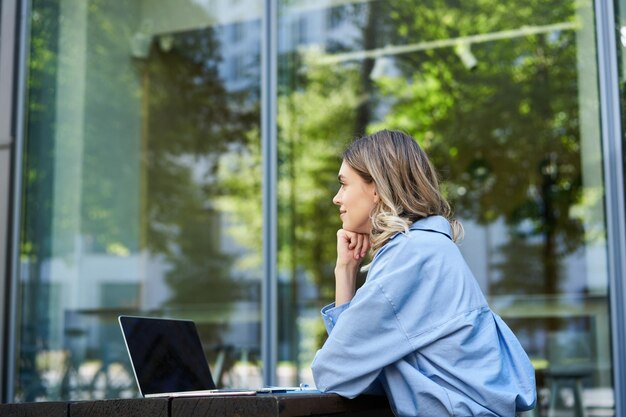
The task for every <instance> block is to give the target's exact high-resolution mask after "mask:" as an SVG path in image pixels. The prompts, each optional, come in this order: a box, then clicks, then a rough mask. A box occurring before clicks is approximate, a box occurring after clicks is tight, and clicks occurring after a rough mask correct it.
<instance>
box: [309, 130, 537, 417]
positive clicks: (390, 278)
mask: <svg viewBox="0 0 626 417" xmlns="http://www.w3.org/2000/svg"><path fill="white" fill-rule="evenodd" d="M339 182H340V184H341V186H340V188H339V192H338V193H337V195H336V196H335V197H334V198H333V203H335V204H336V205H337V206H339V215H340V217H341V220H342V222H343V226H342V228H341V229H340V230H339V231H338V232H337V264H336V267H335V281H336V294H335V303H333V304H331V305H329V306H326V307H324V308H323V309H322V317H323V319H324V323H325V325H326V328H327V331H328V340H327V341H326V343H325V344H324V346H323V347H322V349H320V350H319V351H318V352H317V355H316V356H315V359H314V361H313V364H312V369H313V376H314V378H315V382H316V385H317V388H318V389H319V390H321V391H325V392H334V393H337V394H340V395H342V396H344V397H349V398H352V397H355V396H357V395H359V394H363V393H369V394H374V393H380V394H383V393H385V394H386V395H387V397H388V398H389V402H390V405H391V407H392V410H393V412H394V413H395V414H396V415H398V416H427V417H440V416H464V417H465V416H508V417H511V416H514V415H515V413H516V411H522V410H530V409H532V408H533V407H534V405H535V399H536V389H535V376H534V375H535V374H534V369H533V367H532V365H531V364H530V361H529V359H528V356H527V355H526V353H525V352H524V350H523V348H522V347H521V345H520V344H519V342H518V340H517V339H516V337H515V336H514V335H513V333H512V332H511V330H510V329H509V328H508V327H507V325H506V324H505V323H504V322H503V321H502V319H500V317H498V316H497V315H496V314H495V313H493V312H492V311H491V310H490V308H489V306H488V305H487V302H486V300H485V297H484V296H483V294H482V292H481V290H480V287H479V286H478V283H477V282H476V279H475V278H474V276H473V275H472V273H471V271H470V270H469V268H468V266H467V264H466V263H465V261H464V259H463V257H462V255H461V253H460V252H459V250H458V248H457V246H456V245H455V243H454V241H455V240H456V239H457V238H458V237H459V235H460V234H462V228H461V225H460V224H459V223H458V222H457V221H455V220H453V219H451V215H452V214H451V210H450V206H449V204H448V203H447V202H446V200H445V199H444V198H443V197H442V196H441V193H440V191H439V185H438V180H437V175H436V172H435V170H434V169H433V167H432V166H431V165H430V162H429V161H428V158H427V157H426V154H425V153H424V152H423V151H422V149H421V148H420V147H419V146H418V144H417V142H415V140H414V139H413V138H411V137H410V136H407V135H405V134H403V133H401V132H396V131H388V130H384V131H381V132H378V133H375V134H373V135H371V136H366V137H363V138H361V139H358V140H356V141H355V142H353V143H352V144H351V145H350V146H349V147H348V149H347V150H346V151H345V152H344V154H343V163H342V165H341V168H340V170H339ZM370 249H371V251H372V253H373V260H372V262H371V264H370V265H369V267H368V273H367V280H366V282H365V284H364V285H363V286H362V287H361V288H359V289H358V291H357V290H356V288H355V281H356V276H357V272H358V270H359V268H360V265H361V261H362V260H363V258H364V256H365V255H366V253H367V252H368V250H370Z"/></svg>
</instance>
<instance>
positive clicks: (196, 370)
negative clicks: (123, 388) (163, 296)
mask: <svg viewBox="0 0 626 417" xmlns="http://www.w3.org/2000/svg"><path fill="white" fill-rule="evenodd" d="M120 325H121V326H122V331H123V332H124V338H125V339H126V345H127V346H128V352H129V354H130V357H131V361H132V364H133V369H134V370H135V375H136V377H137V383H138V385H139V389H140V390H141V393H142V394H143V395H147V394H159V393H165V392H182V391H195V390H205V389H215V383H214V382H213V378H212V377H211V372H210V371H209V366H208V365H207V361H206V358H205V356H204V351H203V350H202V344H201V343H200V338H199V337H198V332H197V330H196V326H195V324H194V323H193V322H192V321H186V320H169V319H153V318H145V317H128V316H121V317H120Z"/></svg>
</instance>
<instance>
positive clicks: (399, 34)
mask: <svg viewBox="0 0 626 417" xmlns="http://www.w3.org/2000/svg"><path fill="white" fill-rule="evenodd" d="M279 4H280V7H279V10H280V12H279V13H280V25H279V31H280V32H279V41H280V44H279V60H280V61H279V65H280V66H279V68H280V69H279V80H278V81H279V91H278V129H279V161H280V166H279V183H278V191H279V196H280V200H279V210H280V219H281V220H280V221H281V223H280V225H279V227H280V234H279V262H280V265H279V266H280V273H281V275H280V277H279V280H280V295H281V297H282V298H281V304H280V308H281V309H282V310H281V311H282V314H280V315H279V316H281V317H297V320H288V321H287V320H286V321H285V322H284V323H282V327H281V344H280V348H281V350H280V351H279V353H280V355H281V356H280V358H281V359H283V360H284V362H282V364H283V365H282V368H281V370H282V373H283V375H285V377H286V378H288V377H291V378H292V381H296V380H298V379H299V380H304V381H310V380H311V374H310V370H309V364H310V362H311V360H312V358H313V355H314V353H315V350H316V349H317V348H318V347H319V346H320V345H321V343H322V342H323V340H324V338H325V330H324V327H323V324H322V322H321V320H320V319H319V314H318V311H319V309H320V308H321V307H322V306H323V305H325V304H327V303H329V302H331V301H332V300H333V298H334V297H333V291H334V277H333V269H334V263H335V232H336V230H337V229H338V228H339V227H340V224H341V223H340V220H339V216H338V212H337V209H336V207H335V206H333V204H332V203H331V198H332V196H333V195H334V193H335V192H336V190H337V188H338V186H339V185H338V184H337V180H336V175H337V171H338V168H339V164H340V161H339V160H338V155H339V154H340V152H341V150H342V149H343V147H344V146H345V144H346V142H347V141H349V140H350V139H352V138H353V137H355V136H359V135H362V134H364V133H369V132H373V131H376V130H378V129H381V128H392V129H401V130H404V131H406V132H408V133H410V134H411V135H413V136H414V137H415V138H417V140H418V142H419V143H420V144H421V145H422V146H423V147H424V148H425V149H426V150H427V152H428V153H429V155H430V156H431V158H432V160H433V162H434V164H435V165H436V167H437V168H438V169H439V171H440V173H441V175H442V177H443V179H444V181H445V184H444V187H445V193H446V195H447V197H448V198H449V199H450V200H451V201H452V203H453V205H454V207H455V211H456V214H457V216H458V217H459V218H460V220H461V221H462V222H463V224H464V226H465V231H466V238H465V240H464V241H463V242H461V244H460V248H461V250H462V252H463V254H464V256H465V258H466V259H467V261H468V263H469V264H470V267H471V268H472V270H473V272H474V274H475V275H476V278H477V280H478V281H479V282H480V285H481V287H482V289H483V291H484V292H485V294H486V295H487V297H488V300H489V302H490V304H491V306H492V307H493V309H494V310H495V311H496V312H497V313H499V314H500V315H501V316H502V317H503V318H504V320H505V321H506V322H507V323H508V324H509V325H510V326H511V327H512V328H513V330H514V331H515V333H516V334H517V336H518V337H519V339H520V341H521V342H522V344H523V345H524V347H525V349H526V350H527V352H528V353H529V355H530V357H531V359H532V362H533V364H534V366H535V368H536V372H537V382H538V388H539V396H540V398H539V404H540V406H539V408H540V409H541V411H544V412H547V411H548V410H550V413H551V414H550V415H557V414H555V413H561V414H558V415H573V414H572V413H574V412H575V411H576V409H577V407H580V404H579V402H578V400H577V399H576V398H577V397H576V395H577V394H582V395H583V400H584V403H585V407H586V408H587V411H589V410H595V411H596V412H599V413H605V414H603V415H612V413H613V411H612V410H613V404H614V399H613V389H612V373H611V369H612V364H611V351H610V327H609V326H610V324H609V314H608V311H609V309H608V307H609V306H608V277H607V263H606V262H607V246H606V226H605V211H604V205H603V204H604V203H603V194H604V183H603V176H602V155H601V137H600V127H599V104H598V87H597V85H598V80H597V63H596V41H595V27H594V21H595V20H594V19H595V17H594V14H593V3H592V2H591V1H574V0H572V1H565V2H563V1H529V2H524V3H520V2H516V1H505V2H502V1H497V2H496V1H481V2H469V3H467V2H465V3H463V2H461V3H459V2H448V1H435V2H421V1H396V2H385V1H352V2H345V1H323V2H310V1H305V0H302V1H282V2H280V3H279ZM426 301H427V300H425V302H426ZM577 387H579V388H577ZM579 389H580V390H581V391H582V392H581V391H579ZM598 415H599V414H598Z"/></svg>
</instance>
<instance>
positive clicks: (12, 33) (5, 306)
mask: <svg viewBox="0 0 626 417" xmlns="http://www.w3.org/2000/svg"><path fill="white" fill-rule="evenodd" d="M0 12H1V15H0V30H1V33H0V62H1V63H2V66H1V67H0V160H2V161H4V162H3V163H2V164H1V166H0V339H1V343H0V358H1V359H0V393H2V394H4V393H5V391H6V385H10V384H7V382H8V381H9V379H8V378H7V373H6V371H7V363H8V362H7V360H6V359H7V351H6V350H7V346H8V345H9V343H7V342H9V341H10V340H11V337H10V336H11V334H10V332H8V326H7V323H9V321H8V320H7V316H8V315H9V306H10V305H11V296H10V291H11V285H10V279H9V276H10V261H9V259H10V258H11V256H10V255H9V253H10V248H11V246H10V245H9V241H10V236H11V229H12V221H11V209H10V207H11V201H13V200H12V199H11V180H10V179H11V178H12V175H11V168H12V165H13V164H12V163H11V156H12V150H13V143H14V141H15V139H14V137H15V134H14V124H13V103H14V98H15V95H14V88H13V85H14V68H15V53H16V49H17V48H16V43H17V42H16V34H17V30H16V24H17V0H5V1H4V2H3V3H2V9H1V10H0ZM2 397H3V398H1V400H2V401H3V402H4V400H6V398H4V396H2Z"/></svg>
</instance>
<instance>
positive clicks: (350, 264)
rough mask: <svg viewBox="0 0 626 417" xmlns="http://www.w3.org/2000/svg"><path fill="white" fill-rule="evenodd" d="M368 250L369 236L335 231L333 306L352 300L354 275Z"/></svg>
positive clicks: (354, 282) (341, 230) (354, 290)
mask: <svg viewBox="0 0 626 417" xmlns="http://www.w3.org/2000/svg"><path fill="white" fill-rule="evenodd" d="M369 248H370V238H369V235H366V234H362V233H356V232H351V231H349V230H345V229H339V230H338V231H337V264H336V265H335V305H336V306H339V305H341V304H344V303H347V302H348V301H350V300H352V297H354V293H355V292H356V275H357V272H358V271H359V266H360V265H361V262H362V261H363V258H364V257H365V255H366V254H367V251H368V250H369Z"/></svg>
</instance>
